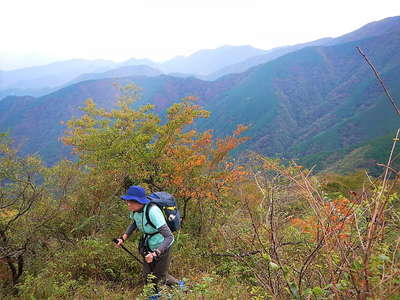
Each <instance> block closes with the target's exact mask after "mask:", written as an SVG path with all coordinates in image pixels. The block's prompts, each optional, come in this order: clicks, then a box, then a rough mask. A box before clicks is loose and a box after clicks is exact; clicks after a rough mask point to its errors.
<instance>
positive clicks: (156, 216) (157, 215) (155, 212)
mask: <svg viewBox="0 0 400 300" xmlns="http://www.w3.org/2000/svg"><path fill="white" fill-rule="evenodd" d="M149 217H150V220H151V222H153V224H154V226H156V228H157V229H159V228H160V227H161V226H163V225H166V224H167V222H166V221H165V218H164V214H163V213H162V211H161V209H160V208H159V207H158V206H157V205H153V206H152V207H151V208H150V211H149Z"/></svg>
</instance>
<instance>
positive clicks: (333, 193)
mask: <svg viewBox="0 0 400 300" xmlns="http://www.w3.org/2000/svg"><path fill="white" fill-rule="evenodd" d="M119 95H120V97H119V102H118V107H117V108H114V109H105V108H102V107H100V106H98V105H97V104H96V102H94V101H93V100H90V99H89V100H87V101H86V104H85V107H84V108H83V114H82V115H81V116H79V117H78V118H73V119H71V120H69V121H68V122H67V126H68V128H69V129H68V131H67V132H66V133H65V135H64V136H63V138H62V141H63V143H65V144H66V145H69V146H70V147H72V148H73V151H74V153H75V154H76V155H77V157H78V158H79V159H78V160H76V161H69V160H63V161H60V162H58V163H56V164H54V165H53V166H52V167H46V166H44V165H43V163H42V161H41V159H40V157H38V156H35V155H30V156H19V155H18V153H17V151H16V150H15V149H14V148H13V147H12V146H11V144H10V140H9V138H8V137H7V136H2V137H1V140H0V151H1V152H0V170H1V172H0V176H1V177H0V182H1V187H0V188H1V189H0V195H1V198H0V201H1V202H0V257H1V260H0V268H1V273H0V274H1V278H0V279H1V290H0V296H1V297H3V298H6V299H132V298H135V297H137V299H147V296H148V295H149V293H150V291H151V289H150V287H148V286H144V287H143V285H142V278H141V266H140V264H139V263H138V262H137V261H135V260H134V259H133V258H132V257H130V256H129V255H128V254H127V253H126V252H125V251H123V250H122V249H117V248H115V247H114V245H113V243H112V239H113V238H115V237H117V236H119V235H120V234H121V232H123V231H124V230H125V228H126V227H127V225H128V224H129V219H128V211H127V210H126V204H125V203H124V201H122V200H121V199H120V198H119V196H120V195H122V194H124V193H125V191H126V188H127V187H128V186H129V185H131V184H139V185H142V186H144V187H145V188H146V190H147V191H148V192H153V191H160V190H162V191H168V192H170V193H171V194H173V195H174V196H175V197H176V198H177V201H178V205H179V209H180V210H181V212H182V221H183V226H182V229H181V230H179V231H178V232H176V233H175V243H174V245H173V251H174V256H173V261H172V264H171V273H172V274H174V275H175V276H176V277H179V278H182V279H184V280H185V282H186V288H185V289H184V290H181V289H167V288H165V289H163V290H162V291H161V292H162V298H163V299H169V297H173V298H174V299H239V298H241V299H398V295H399V292H400V291H399V289H400V281H399V274H400V253H399V243H400V241H399V237H398V233H399V229H400V228H399V217H400V200H399V197H398V193H399V183H398V173H397V171H396V170H394V169H393V168H392V163H393V161H395V160H396V159H398V158H397V156H392V157H391V158H390V159H389V157H387V158H386V160H385V163H386V164H387V167H381V169H380V171H381V173H382V176H380V177H370V176H368V175H367V174H366V173H365V172H358V173H353V174H351V175H347V176H339V175H334V174H319V175H314V174H313V173H312V172H311V171H310V170H308V169H306V168H304V167H302V166H300V165H298V164H296V163H295V162H290V163H283V162H282V161H280V160H279V159H271V158H267V157H265V156H264V155H261V154H257V153H256V152H251V153H247V155H242V156H240V157H238V158H236V159H232V157H231V156H230V154H231V153H232V151H234V150H235V149H237V148H238V147H240V146H241V145H243V144H244V143H246V142H247V140H248V138H247V137H246V135H247V132H248V131H249V130H248V128H247V127H246V126H244V125H237V126H236V128H234V129H233V130H232V132H229V134H227V135H225V136H224V137H215V136H214V135H213V134H212V132H211V131H209V130H205V131H198V130H197V131H196V130H194V129H193V126H192V124H193V122H195V121H196V120H198V119H201V118H206V117H208V115H209V113H208V111H206V110H204V109H203V108H202V107H201V106H200V105H198V103H197V100H196V99H195V98H194V97H187V98H185V99H183V100H181V101H179V102H178V103H175V104H173V105H171V106H169V107H168V110H167V111H164V112H161V114H157V113H155V112H154V110H152V108H153V107H152V106H151V105H144V106H138V107H137V108H135V109H133V108H132V103H133V102H134V101H137V88H136V87H135V86H127V87H125V88H122V89H121V90H120V93H119ZM27 100H28V101H29V99H27ZM396 142H397V140H395V141H394V143H392V144H393V149H397V148H396V147H397V146H398V145H396ZM390 146H392V145H390ZM393 151H394V150H392V153H393ZM138 238H139V236H138V235H136V236H134V237H133V238H131V239H130V240H129V241H128V242H126V243H125V246H126V247H127V248H129V249H131V250H132V251H133V252H134V253H136V251H135V249H136V243H137V240H138Z"/></svg>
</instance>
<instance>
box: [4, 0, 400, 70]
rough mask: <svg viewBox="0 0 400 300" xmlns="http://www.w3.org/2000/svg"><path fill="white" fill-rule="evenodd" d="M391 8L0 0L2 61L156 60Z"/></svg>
mask: <svg viewBox="0 0 400 300" xmlns="http://www.w3.org/2000/svg"><path fill="white" fill-rule="evenodd" d="M396 15H400V0H380V1H377V0H364V1H361V0H360V1H356V0H331V1H326V0H301V1H300V0H292V1H289V0H269V1H268V0H229V1H228V0H197V1H195V0H158V1H156V0H141V1H137V0H114V1H102V0H95V1H94V0H93V1H92V0H79V1H75V0H26V1H24V0H0V33H1V36H0V40H1V48H0V69H6V68H8V69H10V68H13V65H15V66H14V67H17V66H16V64H17V63H18V61H21V59H22V58H25V61H26V62H25V63H29V62H30V61H32V60H34V61H36V62H37V63H39V62H41V61H43V62H44V61H46V60H47V59H48V58H51V59H57V60H60V59H70V58H86V59H96V58H104V59H111V60H114V61H122V60H126V59H128V58H131V57H135V58H144V57H146V58H150V59H152V60H155V61H162V60H167V59H169V58H172V57H174V56H177V55H188V54H191V53H193V52H195V51H198V50H200V49H211V48H216V47H219V46H222V45H252V46H254V47H257V48H262V49H270V48H273V47H278V46H283V45H290V44H296V43H301V42H307V41H311V40H315V39H318V38H322V37H328V36H330V37H335V36H339V35H342V34H344V33H347V32H350V31H352V30H355V29H357V28H359V27H361V26H362V25H364V24H366V23H368V22H372V21H376V20H380V19H383V18H386V17H390V16H396ZM43 58H45V59H43ZM7 65H8V66H7ZM18 67H19V66H18Z"/></svg>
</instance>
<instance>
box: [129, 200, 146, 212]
mask: <svg viewBox="0 0 400 300" xmlns="http://www.w3.org/2000/svg"><path fill="white" fill-rule="evenodd" d="M126 203H127V204H128V210H130V211H139V210H141V209H142V208H143V206H144V205H143V204H140V203H139V202H136V201H126Z"/></svg>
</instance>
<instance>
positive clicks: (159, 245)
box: [125, 204, 174, 253]
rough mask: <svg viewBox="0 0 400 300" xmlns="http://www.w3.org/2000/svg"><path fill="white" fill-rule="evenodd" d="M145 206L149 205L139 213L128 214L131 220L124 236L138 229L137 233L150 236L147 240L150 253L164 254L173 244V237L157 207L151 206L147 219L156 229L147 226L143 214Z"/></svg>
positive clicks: (144, 214)
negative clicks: (156, 251)
mask: <svg viewBox="0 0 400 300" xmlns="http://www.w3.org/2000/svg"><path fill="white" fill-rule="evenodd" d="M147 205H149V204H146V205H145V206H144V207H143V209H141V210H140V211H137V212H131V213H130V215H129V218H130V219H132V223H131V224H130V225H129V227H128V228H127V230H126V232H125V234H127V235H128V236H130V235H131V234H132V232H133V231H134V230H135V229H139V231H141V232H143V233H144V234H148V235H151V236H149V240H148V245H149V248H150V250H151V251H154V250H156V249H158V250H159V251H160V253H164V252H165V251H167V250H168V249H169V247H171V245H172V243H173V242H174V235H173V234H172V232H171V230H170V229H169V227H168V225H167V223H166V221H165V218H164V215H163V213H162V211H161V210H160V208H159V207H158V206H157V205H152V206H151V207H150V210H149V218H150V219H151V222H152V223H153V224H154V226H155V227H156V228H157V229H155V228H154V227H152V226H151V225H150V224H147V219H146V213H145V211H146V209H147Z"/></svg>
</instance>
